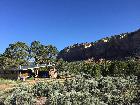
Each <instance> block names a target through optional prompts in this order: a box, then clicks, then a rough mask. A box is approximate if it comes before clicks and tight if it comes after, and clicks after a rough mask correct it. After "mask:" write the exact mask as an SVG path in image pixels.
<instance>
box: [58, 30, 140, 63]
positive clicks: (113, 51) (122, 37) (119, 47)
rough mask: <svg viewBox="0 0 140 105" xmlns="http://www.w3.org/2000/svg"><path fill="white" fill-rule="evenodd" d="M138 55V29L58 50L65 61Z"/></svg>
mask: <svg viewBox="0 0 140 105" xmlns="http://www.w3.org/2000/svg"><path fill="white" fill-rule="evenodd" d="M126 57H137V58H138V57H140V29H139V30H137V31H135V32H130V33H122V34H119V35H114V36H111V37H106V38H103V39H101V40H98V41H95V42H91V43H81V44H78V43H77V44H74V45H72V46H68V47H66V48H64V49H63V50H61V51H60V53H59V54H58V58H62V59H63V60H65V61H79V60H87V59H91V58H93V59H95V60H98V59H101V58H103V59H109V60H113V59H125V58H126Z"/></svg>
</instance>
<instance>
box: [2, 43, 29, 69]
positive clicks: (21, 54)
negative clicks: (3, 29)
mask: <svg viewBox="0 0 140 105" xmlns="http://www.w3.org/2000/svg"><path fill="white" fill-rule="evenodd" d="M28 57H29V46H28V45H26V43H23V42H16V43H14V44H9V47H8V48H6V50H5V52H4V54H3V57H2V59H4V60H5V63H7V65H9V66H14V67H16V68H17V67H18V66H19V65H26V64H27V63H28Z"/></svg>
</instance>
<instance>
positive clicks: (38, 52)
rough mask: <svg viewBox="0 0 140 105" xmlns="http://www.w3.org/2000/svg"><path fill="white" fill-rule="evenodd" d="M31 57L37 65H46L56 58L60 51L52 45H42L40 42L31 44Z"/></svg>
mask: <svg viewBox="0 0 140 105" xmlns="http://www.w3.org/2000/svg"><path fill="white" fill-rule="evenodd" d="M30 49H31V50H30V55H31V57H32V58H34V59H35V63H46V62H49V61H51V60H54V59H55V58H56V55H57V53H58V50H57V48H56V47H55V46H52V45H48V46H45V45H42V44H41V43H40V42H39V41H34V42H32V43H31V47H30Z"/></svg>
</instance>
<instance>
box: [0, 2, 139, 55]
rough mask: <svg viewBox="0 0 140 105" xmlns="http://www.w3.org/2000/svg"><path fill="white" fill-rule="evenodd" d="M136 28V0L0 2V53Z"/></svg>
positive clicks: (63, 44) (60, 44) (90, 39)
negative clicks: (18, 45) (11, 47)
mask: <svg viewBox="0 0 140 105" xmlns="http://www.w3.org/2000/svg"><path fill="white" fill-rule="evenodd" d="M138 28H140V0H0V53H2V52H3V51H4V50H5V48H6V47H8V45H9V44H10V43H14V42H16V41H23V42H26V43H28V44H30V43H31V42H32V41H34V40H38V41H40V42H41V43H43V44H46V45H47V44H53V45H55V46H56V47H57V48H58V49H59V50H61V49H63V48H64V47H66V46H68V45H72V44H74V43H81V42H93V41H95V40H98V39H100V38H103V37H106V36H111V35H114V34H119V33H122V32H131V31H135V30H137V29H138Z"/></svg>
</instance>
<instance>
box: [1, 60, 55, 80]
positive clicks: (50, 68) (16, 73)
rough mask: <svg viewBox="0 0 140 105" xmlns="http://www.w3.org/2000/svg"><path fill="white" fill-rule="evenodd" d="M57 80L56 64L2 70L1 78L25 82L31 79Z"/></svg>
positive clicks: (31, 65)
mask: <svg viewBox="0 0 140 105" xmlns="http://www.w3.org/2000/svg"><path fill="white" fill-rule="evenodd" d="M31 77H33V78H34V79H35V78H57V70H56V69H55V64H50V63H49V64H37V65H34V64H33V63H32V64H30V65H28V66H19V69H18V70H14V69H11V70H0V78H4V79H14V80H17V79H19V80H23V81H25V79H28V78H31Z"/></svg>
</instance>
